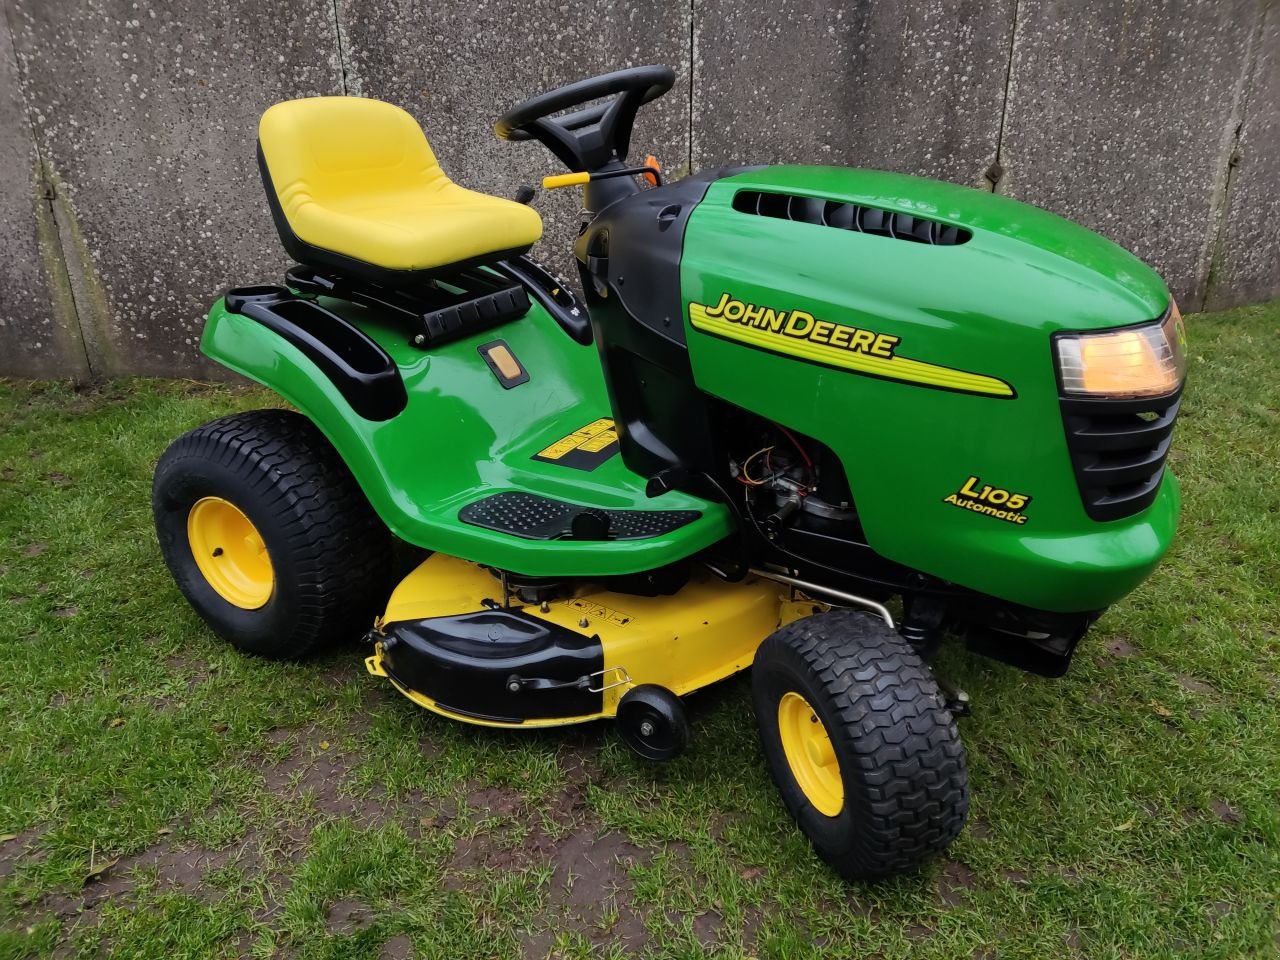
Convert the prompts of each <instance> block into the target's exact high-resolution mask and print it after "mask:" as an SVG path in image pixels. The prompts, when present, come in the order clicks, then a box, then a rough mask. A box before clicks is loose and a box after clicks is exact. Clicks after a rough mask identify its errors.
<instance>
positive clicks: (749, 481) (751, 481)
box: [738, 447, 773, 487]
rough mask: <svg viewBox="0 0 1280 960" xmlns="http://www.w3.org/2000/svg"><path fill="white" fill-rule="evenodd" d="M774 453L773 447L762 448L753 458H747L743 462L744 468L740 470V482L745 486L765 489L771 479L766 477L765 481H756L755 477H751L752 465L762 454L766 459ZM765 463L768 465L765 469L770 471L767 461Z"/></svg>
mask: <svg viewBox="0 0 1280 960" xmlns="http://www.w3.org/2000/svg"><path fill="white" fill-rule="evenodd" d="M772 452H773V447H762V448H761V449H759V450H757V451H756V452H755V453H753V454H752V455H751V456H749V457H747V459H746V460H744V461H743V462H742V466H741V467H740V468H739V471H738V482H739V483H742V484H745V485H746V486H748V487H763V486H764V485H765V484H766V483H767V482H768V481H769V477H767V476H766V477H765V478H764V479H763V480H756V479H755V478H754V477H752V476H751V474H750V472H749V471H750V469H751V464H752V462H753V461H754V460H755V459H756V457H758V456H760V455H761V454H764V455H765V457H766V458H767V457H768V455H769V454H770V453H772ZM765 463H766V466H765V469H766V470H767V469H769V467H768V460H767V459H766V461H765Z"/></svg>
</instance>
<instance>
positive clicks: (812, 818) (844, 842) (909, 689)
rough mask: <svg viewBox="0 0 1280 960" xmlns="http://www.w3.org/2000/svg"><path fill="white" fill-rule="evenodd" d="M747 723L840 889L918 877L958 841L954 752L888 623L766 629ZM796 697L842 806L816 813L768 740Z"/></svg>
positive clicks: (830, 619) (950, 726)
mask: <svg viewBox="0 0 1280 960" xmlns="http://www.w3.org/2000/svg"><path fill="white" fill-rule="evenodd" d="M751 680H752V682H751V686H752V695H753V699H754V701H755V711H756V723H757V725H758V727H759V730H760V740H761V743H762V745H763V748H764V753H765V757H766V759H767V761H768V765H769V772H770V774H771V775H772V776H773V779H774V782H775V783H776V784H777V785H778V790H779V791H780V792H781V794H782V800H783V803H784V804H785V806H786V808H787V811H788V812H789V813H790V814H791V816H792V817H793V818H794V819H795V821H796V823H797V824H798V825H799V826H800V829H801V830H802V831H803V832H804V834H805V835H806V836H807V837H808V838H809V840H810V842H811V843H812V844H813V847H814V849H815V850H816V851H817V853H818V855H819V856H820V857H821V858H822V859H823V860H824V861H826V863H828V864H829V865H830V866H831V867H832V869H834V870H835V871H836V872H837V873H838V874H840V875H841V876H843V877H845V878H846V879H848V880H876V879H880V878H883V877H889V876H893V875H895V874H901V873H907V872H910V871H913V870H915V869H917V868H919V867H920V866H921V865H922V864H924V863H926V862H927V861H928V860H930V859H931V858H932V857H934V856H935V855H937V854H938V853H940V852H941V851H942V850H944V849H946V847H947V846H948V845H949V844H950V843H951V842H952V841H953V840H954V839H955V838H956V836H957V835H959V833H960V831H961V829H962V828H963V827H964V822H965V818H966V817H967V815H968V812H969V774H968V769H967V767H966V765H965V756H964V746H963V745H962V744H961V742H960V734H959V731H957V729H956V724H955V720H954V718H953V717H952V716H951V713H950V712H949V711H948V710H947V707H946V702H945V700H944V698H943V697H942V695H941V694H940V693H939V691H938V685H937V683H936V682H935V681H934V679H933V676H932V675H931V674H930V672H929V668H928V667H927V666H926V665H925V664H924V662H923V661H922V660H921V659H920V656H919V655H918V654H917V653H916V652H915V650H914V649H912V647H911V645H910V644H909V643H907V641H905V640H904V639H902V637H900V636H899V635H898V634H897V632H896V631H894V630H893V629H891V628H890V627H889V626H888V624H886V623H885V622H884V621H882V620H880V619H879V618H877V617H873V616H870V615H868V614H864V613H856V612H853V611H848V610H836V611H831V612H829V613H820V614H815V615H814V616H811V617H805V618H804V619H802V620H797V621H796V622H794V623H791V624H788V625H787V626H785V627H783V628H782V629H780V630H778V631H777V632H775V633H774V634H772V635H771V636H770V637H768V638H767V639H766V640H765V641H764V643H762V644H761V645H760V647H759V649H758V650H757V652H756V657H755V663H754V665H753V668H752V678H751ZM788 691H794V692H796V693H799V694H800V695H801V696H803V697H804V698H805V699H806V700H807V701H808V702H809V705H810V706H811V707H812V708H813V710H814V712H815V713H816V714H817V716H818V718H819V719H820V720H821V721H822V723H823V725H824V726H825V727H826V729H827V734H828V736H830V738H831V742H832V746H833V747H834V749H835V754H836V759H837V760H838V762H839V765H840V778H841V781H842V783H843V786H844V806H843V807H842V808H841V810H840V812H839V813H837V814H836V815H835V816H834V817H829V816H827V815H825V814H823V813H821V812H819V811H818V810H816V809H814V807H813V805H812V804H811V803H810V802H809V800H808V799H807V798H806V796H805V794H804V792H803V791H802V790H801V788H800V785H799V784H798V783H797V782H796V779H795V776H794V775H793V774H792V772H791V767H790V765H789V763H788V762H787V758H786V754H785V753H784V751H783V747H782V741H781V737H780V735H779V731H778V704H779V702H780V701H781V699H782V697H783V695H784V694H786V693H787V692H788Z"/></svg>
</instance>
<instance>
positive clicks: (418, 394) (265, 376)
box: [200, 300, 732, 577]
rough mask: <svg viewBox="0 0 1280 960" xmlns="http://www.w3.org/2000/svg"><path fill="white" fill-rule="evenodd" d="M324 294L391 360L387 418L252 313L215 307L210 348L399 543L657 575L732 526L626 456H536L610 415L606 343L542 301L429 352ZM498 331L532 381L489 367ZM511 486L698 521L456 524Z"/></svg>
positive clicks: (479, 559) (598, 572)
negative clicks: (600, 351) (611, 525)
mask: <svg viewBox="0 0 1280 960" xmlns="http://www.w3.org/2000/svg"><path fill="white" fill-rule="evenodd" d="M320 302H321V304H322V305H323V306H325V307H326V308H328V309H329V310H332V311H333V312H334V313H338V314H340V315H343V316H345V317H346V319H348V320H349V321H351V322H352V323H354V324H356V325H357V326H358V327H359V328H360V329H362V330H363V331H364V332H365V333H367V334H368V335H369V336H371V337H372V338H373V339H374V340H376V341H377V342H378V343H379V344H380V345H381V346H382V347H383V349H385V350H386V351H387V352H388V353H389V354H390V355H391V357H392V359H393V360H394V361H395V363H396V364H397V366H398V367H399V370H400V374H401V377H402V378H403V380H404V384H405V389H406V392H407V394H408V403H407V406H406V407H405V409H404V410H403V411H402V412H401V413H399V414H398V415H397V416H395V417H393V418H391V419H389V420H385V421H381V422H379V421H373V420H366V419H364V418H363V417H360V416H358V415H357V414H356V413H355V412H354V411H353V410H352V409H351V407H350V405H349V404H348V403H347V401H346V400H345V399H344V398H343V396H342V394H341V393H340V392H339V391H338V389H337V387H335V386H334V385H333V383H332V382H331V381H330V380H329V379H328V378H327V377H326V376H325V375H324V374H323V373H322V372H321V371H320V370H319V369H318V368H317V367H316V365H315V364H314V363H312V362H311V360H310V359H308V358H307V357H306V356H305V355H304V354H303V353H302V351H301V350H299V349H298V348H296V347H294V346H293V345H292V344H290V343H288V342H286V341H285V340H284V339H282V338H281V337H280V336H279V335H277V334H276V333H274V332H273V331H271V330H269V329H268V328H266V327H265V326H263V325H262V324H260V323H258V322H257V321H255V320H253V319H251V318H250V317H247V316H244V315H242V314H238V313H231V312H230V311H228V310H227V309H226V305H225V303H224V302H223V301H221V300H219V301H218V302H217V303H215V304H214V305H213V308H212V309H211V310H210V313H209V318H208V322H207V323H206V325H205V328H204V335H203V337H202V339H201V343H200V347H201V350H202V351H203V352H204V353H205V354H206V355H207V356H209V357H210V358H211V359H213V360H216V361H217V362H219V363H221V364H223V365H224V366H226V367H228V368H230V369H231V370H234V371H236V372H237V373H240V374H243V375H244V376H246V377H248V378H249V379H251V380H255V381H257V382H258V383H260V384H262V385H264V386H266V387H269V388H270V389H272V390H274V391H276V392H277V393H279V394H280V396H282V397H283V398H284V399H285V400H287V401H288V402H289V403H290V404H292V405H293V406H294V407H296V408H297V409H298V410H300V411H301V412H302V413H304V414H305V415H306V416H307V417H309V418H310V419H311V420H312V421H313V422H314V423H315V424H316V426H317V427H319V429H320V430H321V431H322V432H323V433H324V435H325V436H326V437H328V438H329V441H330V442H331V443H332V444H333V445H334V447H335V448H336V449H337V451H338V453H339V455H340V456H341V457H342V459H343V460H344V461H345V462H346V464H347V466H348V467H349V468H350V469H351V472H352V473H353V474H354V475H355V478H356V480H357V482H358V483H359V484H360V487H361V489H363V491H364V493H365V496H366V497H368V499H369V502H370V503H371V504H372V505H373V508H374V509H375V510H376V511H377V512H378V515H379V516H380V517H381V518H382V519H383V521H384V522H385V523H386V525H387V526H388V527H389V528H390V529H391V531H392V532H393V533H395V535H396V536H398V537H400V538H401V539H403V540H406V541H408V542H409V543H412V544H416V545H417V546H420V547H425V548H427V549H429V550H438V551H441V552H444V553H448V554H451V555H453V556H458V557H463V558H465V559H467V560H471V561H474V562H476V563H480V564H482V565H486V566H493V567H498V568H501V569H503V570H510V571H513V572H517V573H522V574H527V575H529V576H545V577H558V576H602V575H615V574H628V573H639V572H643V571H647V570H652V569H655V568H657V567H661V566H664V565H666V564H669V563H673V562H675V561H677V560H680V559H682V558H684V557H687V556H689V555H691V554H693V553H695V552H697V551H699V550H702V549H704V548H705V547H708V546H710V545H711V544H713V543H715V542H716V541H718V540H720V539H722V538H724V537H725V536H727V535H728V534H729V533H730V532H731V529H732V526H731V520H730V515H729V512H728V510H727V509H726V508H725V507H724V506H723V505H721V504H717V503H712V502H710V501H707V500H703V499H701V498H699V497H696V496H691V495H689V494H686V493H682V492H679V491H671V492H668V493H665V494H663V495H662V496H660V497H656V498H652V499H651V498H649V497H648V496H647V495H646V493H645V478H642V477H639V476H637V475H636V474H634V473H632V472H630V471H629V470H627V469H626V467H625V466H624V465H623V463H622V458H621V457H620V456H618V455H617V454H616V453H615V454H613V455H612V456H609V457H608V458H607V459H605V460H604V461H603V462H601V463H599V464H598V465H597V466H595V467H594V469H592V470H589V471H588V470H583V469H576V468H574V467H572V466H568V465H565V464H562V463H548V462H544V461H541V460H534V459H533V457H534V455H535V454H537V453H538V452H539V451H541V450H543V449H544V448H546V447H548V446H550V445H551V444H553V443H555V442H556V441H557V440H560V439H562V438H564V437H566V436H567V435H569V434H571V433H573V432H574V431H575V430H578V429H580V428H582V427H583V426H585V425H587V424H590V423H592V422H593V421H596V420H598V419H601V418H606V417H609V416H610V409H609V402H608V397H607V395H606V393H605V386H604V380H603V376H602V374H601V372H600V364H599V360H598V358H597V356H596V351H595V350H594V349H593V348H590V347H581V346H578V345H577V344H574V343H573V342H572V341H571V340H569V338H568V337H567V336H566V335H565V334H564V332H563V331H562V330H561V329H560V328H559V326H558V325H557V324H556V322H555V320H554V319H553V318H552V317H551V316H550V315H549V314H548V313H547V312H546V311H545V310H544V309H543V308H542V307H541V306H539V305H538V304H536V303H535V304H534V305H533V307H532V309H531V310H530V311H529V313H528V314H527V315H526V316H525V317H523V318H522V319H520V320H517V321H515V322H512V323H508V324H506V325H504V326H502V327H499V328H497V329H494V330H489V331H486V332H484V333H480V334H476V335H474V336H471V337H468V338H465V339H462V340H457V341H454V342H452V343H449V344H446V345H444V346H441V347H434V348H432V349H431V350H427V351H424V350H420V349H417V348H415V347H413V346H411V345H410V344H409V343H408V334H407V333H406V331H405V330H404V328H403V327H401V326H396V325H394V324H393V323H391V322H388V320H387V318H385V317H380V316H378V315H377V313H376V312H374V311H371V310H365V309H363V308H359V307H354V306H352V305H351V304H348V303H344V302H342V301H337V300H321V301H320ZM499 339H500V340H503V341H505V342H506V344H507V345H508V347H509V348H510V349H511V351H512V352H513V353H514V354H515V356H516V357H517V358H518V359H519V361H520V362H521V364H522V365H523V366H524V368H525V369H526V370H527V371H528V373H529V380H528V382H526V383H523V384H521V385H519V386H516V387H513V388H511V389H507V388H504V387H503V386H502V384H501V383H500V382H499V380H498V378H497V377H496V376H495V375H494V374H493V373H492V372H491V371H490V369H489V367H488V365H487V364H486V363H485V361H484V358H483V357H482V356H481V355H480V354H479V352H478V349H477V348H478V347H480V346H481V345H483V344H487V343H490V342H492V341H494V340H499ZM615 450H616V447H615ZM504 491H525V492H531V493H536V494H539V495H541V496H544V497H551V498H554V499H558V500H563V501H567V502H570V503H574V504H579V505H582V506H584V507H595V508H599V509H606V510H609V509H624V510H693V511H698V512H699V513H700V514H701V516H700V517H699V518H698V519H697V520H695V521H694V522H692V523H689V524H686V525H685V526H682V527H678V528H677V529H675V530H673V531H670V532H669V533H666V534H662V535H659V536H654V537H649V538H647V539H637V540H610V541H594V542H593V541H569V540H533V539H525V538H522V537H518V536H514V535H511V534H508V533H503V532H499V531H495V530H490V529H486V528H483V527H478V526H474V525H471V524H467V523H464V522H463V521H461V520H459V518H458V513H459V511H460V510H461V509H462V508H463V507H464V506H466V505H467V504H469V503H471V502H473V501H475V500H478V499H481V498H482V497H485V496H489V495H490V494H494V493H500V492H504Z"/></svg>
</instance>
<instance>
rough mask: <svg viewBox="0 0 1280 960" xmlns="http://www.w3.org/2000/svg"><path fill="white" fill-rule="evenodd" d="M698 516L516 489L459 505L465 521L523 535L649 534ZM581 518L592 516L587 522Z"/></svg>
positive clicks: (586, 537)
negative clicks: (622, 507)
mask: <svg viewBox="0 0 1280 960" xmlns="http://www.w3.org/2000/svg"><path fill="white" fill-rule="evenodd" d="M701 516H702V513H701V512H700V511H698V510H600V509H597V508H595V507H586V506H583V505H581V504H577V503H567V502H566V501H564V500H554V499H552V498H551V497H541V496H538V495H537V494H533V493H522V492H520V491H514V490H511V491H507V492H505V493H495V494H491V495H490V496H487V497H482V498H481V499H479V500H476V501H474V502H472V503H469V504H467V505H466V506H465V507H463V508H462V509H461V510H460V511H458V519H459V520H461V521H462V522H463V523H469V524H471V525H472V526H476V527H484V528H485V529H486V530H496V531H498V532H499V533H509V534H511V535H512V536H515V537H521V538H523V539H525V540H566V539H568V540H647V539H649V538H651V537H660V536H662V535H664V534H667V533H670V532H671V531H673V530H678V529H679V528H680V527H683V526H685V525H687V524H690V523H693V522H694V521H695V520H697V519H698V518H699V517H701ZM584 519H589V520H591V521H593V522H592V523H590V524H585V523H584V522H583V521H584Z"/></svg>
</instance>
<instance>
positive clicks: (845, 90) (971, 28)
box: [693, 0, 1014, 184]
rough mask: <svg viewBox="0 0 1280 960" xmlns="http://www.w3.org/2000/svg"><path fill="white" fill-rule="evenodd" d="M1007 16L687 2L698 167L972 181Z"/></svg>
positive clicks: (994, 112) (992, 1)
mask: <svg viewBox="0 0 1280 960" xmlns="http://www.w3.org/2000/svg"><path fill="white" fill-rule="evenodd" d="M1013 6H1014V4H1013V0H923V2H913V3H902V4H899V3H877V2H873V0H856V2H853V3H847V4H831V3H825V2H823V0H782V2H780V3H768V4H761V3H754V2H744V0H717V2H714V3H711V2H696V3H695V4H694V9H695V30H694V58H695V77H696V82H695V87H694V111H693V117H694V151H693V152H694V166H695V168H697V167H703V166H709V165H713V164H721V163H733V162H737V163H779V162H783V163H786V162H789V163H830V164H842V165H849V166H862V167H879V168H883V169H888V170H898V171H902V172H905V173H915V174H920V175H923V176H931V177H937V178H940V179H945V180H953V181H957V182H960V183H972V184H979V183H981V182H982V178H983V175H984V174H985V172H986V171H987V168H988V167H989V166H990V164H991V161H992V160H993V159H994V158H995V153H996V143H997V140H998V137H999V131H1000V107H1001V103H1002V101H1003V99H1004V85H1005V76H1006V73H1007V69H1008V62H1009V40H1010V35H1011V32H1012V30H1013Z"/></svg>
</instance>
